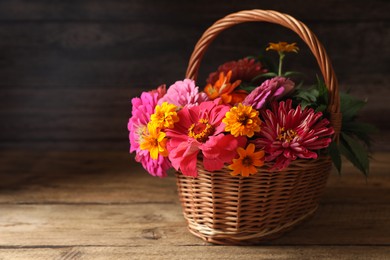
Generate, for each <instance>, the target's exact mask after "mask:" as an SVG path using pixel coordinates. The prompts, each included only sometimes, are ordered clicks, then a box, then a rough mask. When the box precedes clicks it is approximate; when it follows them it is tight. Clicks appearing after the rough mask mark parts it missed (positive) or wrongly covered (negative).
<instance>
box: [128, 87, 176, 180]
mask: <svg viewBox="0 0 390 260" xmlns="http://www.w3.org/2000/svg"><path fill="white" fill-rule="evenodd" d="M164 90H165V86H164V85H163V86H160V87H159V88H158V89H157V90H153V91H150V92H143V93H142V94H141V97H140V98H138V97H136V98H133V99H132V100H131V103H132V107H133V108H132V116H131V118H130V119H129V122H128V124H127V128H128V130H129V139H130V152H136V156H135V159H136V161H137V162H140V163H141V164H142V166H143V167H144V168H145V169H146V170H147V171H148V172H149V173H150V174H151V175H153V176H158V177H166V176H167V173H166V172H167V170H168V169H169V168H170V167H171V166H170V162H169V160H168V158H167V157H163V156H161V155H159V156H158V158H157V160H154V159H152V158H151V157H150V154H149V151H147V150H141V149H140V143H141V142H142V138H143V134H144V133H145V131H147V125H148V122H149V121H150V115H151V114H153V113H154V108H155V107H156V105H157V101H158V98H159V97H161V95H163V93H164Z"/></svg>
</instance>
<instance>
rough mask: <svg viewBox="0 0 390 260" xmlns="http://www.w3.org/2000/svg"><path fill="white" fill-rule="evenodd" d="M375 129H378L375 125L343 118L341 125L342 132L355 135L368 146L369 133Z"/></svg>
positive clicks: (369, 141) (375, 130) (369, 140)
mask: <svg viewBox="0 0 390 260" xmlns="http://www.w3.org/2000/svg"><path fill="white" fill-rule="evenodd" d="M377 131H378V130H377V128H376V127H375V126H373V125H372V124H368V123H365V122H359V121H352V120H344V122H343V125H342V132H343V133H346V134H349V135H351V136H355V137H356V138H358V139H359V140H361V141H362V142H364V143H365V144H366V145H367V146H368V147H370V144H371V136H370V134H373V133H375V132H377Z"/></svg>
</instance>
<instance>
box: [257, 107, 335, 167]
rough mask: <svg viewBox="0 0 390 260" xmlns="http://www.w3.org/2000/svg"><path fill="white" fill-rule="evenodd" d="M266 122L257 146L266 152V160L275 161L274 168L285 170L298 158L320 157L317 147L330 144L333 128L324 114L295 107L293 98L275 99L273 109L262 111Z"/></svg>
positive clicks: (310, 109)
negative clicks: (323, 116)
mask: <svg viewBox="0 0 390 260" xmlns="http://www.w3.org/2000/svg"><path fill="white" fill-rule="evenodd" d="M262 117H263V122H264V123H263V125H262V131H261V132H260V137H259V138H258V139H257V140H256V141H255V142H256V146H257V147H260V148H263V149H264V150H265V152H266V158H265V160H266V161H269V162H270V161H274V162H275V163H274V165H273V166H272V168H275V169H279V170H281V169H283V168H285V167H287V166H288V165H289V164H290V162H291V161H293V160H295V159H297V158H304V159H309V158H312V159H316V158H317V157H318V155H317V153H316V152H315V151H316V150H319V149H322V148H326V147H328V145H329V143H330V142H331V141H332V139H331V135H332V134H333V133H334V131H333V128H332V127H330V126H329V121H328V120H327V119H321V117H322V113H321V112H317V113H316V112H315V111H314V110H313V109H312V108H305V109H303V110H302V109H301V106H298V107H297V108H296V109H293V108H292V101H291V99H289V100H286V102H284V101H282V102H280V103H277V102H274V103H273V104H272V108H271V110H266V111H265V112H263V114H262Z"/></svg>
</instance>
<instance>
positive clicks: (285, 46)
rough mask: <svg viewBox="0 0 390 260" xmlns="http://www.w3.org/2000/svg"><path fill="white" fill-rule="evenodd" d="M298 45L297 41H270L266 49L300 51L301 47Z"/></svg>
mask: <svg viewBox="0 0 390 260" xmlns="http://www.w3.org/2000/svg"><path fill="white" fill-rule="evenodd" d="M296 45H297V43H296V42H294V43H287V42H278V43H274V42H270V43H269V46H268V48H267V49H265V50H266V51H269V50H273V51H277V52H298V50H299V48H298V46H296Z"/></svg>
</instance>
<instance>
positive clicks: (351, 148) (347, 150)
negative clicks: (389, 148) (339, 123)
mask: <svg viewBox="0 0 390 260" xmlns="http://www.w3.org/2000/svg"><path fill="white" fill-rule="evenodd" d="M340 144H341V145H340V151H341V153H342V154H343V155H344V156H345V157H346V158H347V159H348V160H349V161H350V162H351V163H352V164H353V165H355V167H356V168H358V169H359V170H360V171H361V172H363V174H364V175H365V176H367V175H368V171H369V160H368V158H369V156H368V153H367V151H366V149H365V148H364V147H363V146H362V145H361V144H360V143H359V142H358V141H357V140H355V139H353V138H352V137H350V136H349V135H347V134H345V133H341V138H340Z"/></svg>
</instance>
